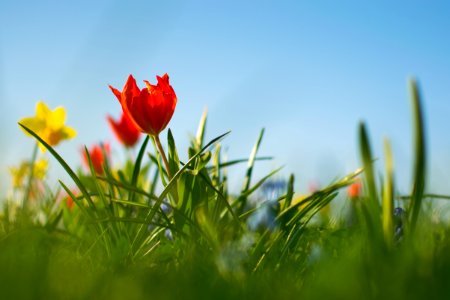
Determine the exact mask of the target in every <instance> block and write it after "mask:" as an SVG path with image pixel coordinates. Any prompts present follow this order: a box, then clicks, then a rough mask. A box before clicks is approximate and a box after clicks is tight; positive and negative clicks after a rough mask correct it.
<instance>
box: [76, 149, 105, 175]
mask: <svg viewBox="0 0 450 300" xmlns="http://www.w3.org/2000/svg"><path fill="white" fill-rule="evenodd" d="M103 147H104V149H105V152H106V155H109V154H110V152H111V150H110V147H109V143H105V144H104V145H103ZM82 151H83V161H84V164H85V165H86V166H87V167H88V168H89V161H88V158H87V156H86V152H85V151H84V149H83V150H82ZM88 151H89V156H90V157H91V161H92V165H93V166H94V171H95V173H97V175H103V164H104V162H105V157H104V156H103V150H102V147H101V146H100V145H94V146H92V147H91V149H89V150H88Z"/></svg>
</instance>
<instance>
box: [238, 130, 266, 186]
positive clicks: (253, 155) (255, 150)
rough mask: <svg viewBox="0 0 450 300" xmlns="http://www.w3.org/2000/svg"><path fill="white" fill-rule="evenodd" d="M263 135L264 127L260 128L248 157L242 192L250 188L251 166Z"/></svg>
mask: <svg viewBox="0 0 450 300" xmlns="http://www.w3.org/2000/svg"><path fill="white" fill-rule="evenodd" d="M263 136H264V128H263V129H261V132H260V134H259V137H258V140H257V141H256V144H255V145H254V146H253V149H252V152H251V154H250V157H249V159H248V165H247V172H246V175H245V179H244V186H243V187H242V193H245V192H246V191H247V190H248V189H249V188H250V181H251V178H252V173H253V166H254V164H255V159H256V154H257V153H258V149H259V146H260V145H261V141H262V138H263Z"/></svg>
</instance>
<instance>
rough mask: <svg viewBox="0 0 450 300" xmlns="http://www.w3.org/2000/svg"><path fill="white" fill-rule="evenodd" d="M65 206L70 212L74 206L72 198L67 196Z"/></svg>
mask: <svg viewBox="0 0 450 300" xmlns="http://www.w3.org/2000/svg"><path fill="white" fill-rule="evenodd" d="M66 206H67V208H68V209H69V210H72V209H73V207H74V206H75V202H74V201H73V199H72V197H70V196H67V198H66Z"/></svg>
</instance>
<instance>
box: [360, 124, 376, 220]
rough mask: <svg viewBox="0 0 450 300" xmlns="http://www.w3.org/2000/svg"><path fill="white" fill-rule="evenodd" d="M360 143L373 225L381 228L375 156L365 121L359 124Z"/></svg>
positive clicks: (368, 205) (368, 204)
mask: <svg viewBox="0 0 450 300" xmlns="http://www.w3.org/2000/svg"><path fill="white" fill-rule="evenodd" d="M359 144H360V151H361V161H362V163H363V167H364V177H365V187H366V189H367V191H368V193H367V207H368V210H369V212H370V216H371V217H370V220H367V221H368V222H371V227H374V228H380V226H381V224H380V223H381V220H380V204H379V202H378V193H377V188H376V182H375V175H374V174H375V171H374V167H373V156H372V150H371V148H370V142H369V137H368V134H367V130H366V126H365V125H364V123H360V125H359Z"/></svg>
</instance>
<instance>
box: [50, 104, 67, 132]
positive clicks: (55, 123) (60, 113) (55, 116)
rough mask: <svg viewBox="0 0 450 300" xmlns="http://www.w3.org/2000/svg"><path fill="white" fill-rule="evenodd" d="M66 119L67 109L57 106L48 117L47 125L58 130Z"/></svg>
mask: <svg viewBox="0 0 450 300" xmlns="http://www.w3.org/2000/svg"><path fill="white" fill-rule="evenodd" d="M65 121H66V110H65V109H64V107H62V106H58V107H57V108H55V109H54V110H53V111H52V112H51V113H50V115H49V118H48V119H47V126H48V127H50V128H51V129H53V130H58V129H60V128H62V127H63V126H64V122H65Z"/></svg>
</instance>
